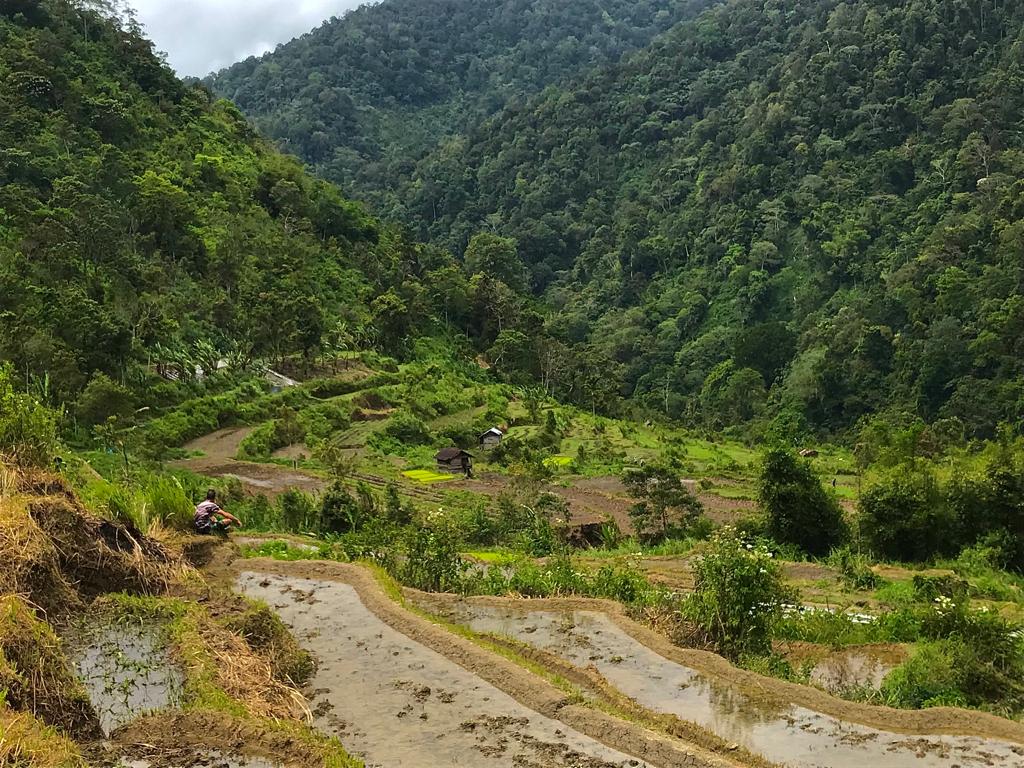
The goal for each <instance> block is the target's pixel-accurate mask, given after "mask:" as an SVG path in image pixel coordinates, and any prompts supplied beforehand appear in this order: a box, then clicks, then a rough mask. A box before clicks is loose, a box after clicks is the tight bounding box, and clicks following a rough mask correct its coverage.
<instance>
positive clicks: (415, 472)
mask: <svg viewBox="0 0 1024 768" xmlns="http://www.w3.org/2000/svg"><path fill="white" fill-rule="evenodd" d="M402 476H403V477H407V478H409V479H410V480H415V481H416V482H417V483H422V484H423V485H431V484H433V483H446V482H448V481H449V480H454V479H455V475H450V474H443V473H441V472H434V471H433V470H431V469H410V470H408V471H406V472H403V473H402Z"/></svg>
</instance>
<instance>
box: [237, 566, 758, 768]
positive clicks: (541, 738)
mask: <svg viewBox="0 0 1024 768" xmlns="http://www.w3.org/2000/svg"><path fill="white" fill-rule="evenodd" d="M235 568H236V569H238V570H241V571H242V572H241V574H240V575H239V577H238V586H239V588H240V589H241V590H242V591H244V592H245V593H246V594H248V595H250V596H252V597H256V598H260V599H263V600H265V601H267V602H268V603H269V604H270V605H271V606H272V607H273V608H274V609H275V610H277V611H278V612H279V613H280V615H281V616H282V618H283V619H284V620H285V622H286V623H288V624H289V625H290V626H291V627H292V628H293V630H294V631H295V633H296V636H297V637H298V638H299V641H300V642H301V643H302V644H303V645H304V646H305V647H307V648H308V649H309V650H311V651H312V652H313V653H314V654H315V655H316V656H317V658H318V661H319V669H318V672H317V675H316V678H315V680H314V682H313V687H314V688H315V689H316V690H315V691H314V696H313V700H312V706H313V711H314V714H315V717H316V723H317V725H318V726H319V727H321V728H322V729H324V730H325V731H326V732H328V733H330V734H332V735H337V736H339V737H340V738H341V740H342V742H343V743H344V744H345V745H346V747H347V748H349V749H350V750H351V751H353V752H354V753H357V754H359V755H361V756H363V757H364V759H366V760H367V765H368V766H375V765H387V766H406V767H411V768H420V767H422V768H435V767H437V768H440V767H441V766H496V767H497V766H508V767H509V768H549V767H550V768H555V767H556V766H566V767H570V766H571V767H572V768H610V767H611V766H636V767H637V768H640V767H641V766H663V767H665V768H667V767H668V766H680V767H683V766H686V767H687V768H704V767H705V766H707V767H708V768H711V767H712V766H714V767H715V768H726V766H737V765H738V764H737V763H735V762H732V761H729V760H726V759H723V758H719V757H716V756H714V755H710V754H706V753H704V752H703V751H702V750H699V749H696V748H691V747H689V746H688V745H685V744H683V743H681V742H677V741H675V740H671V739H669V738H667V737H663V736H659V735H657V734H655V733H653V732H650V731H646V730H644V729H642V728H639V727H637V726H635V725H633V724H631V723H627V722H624V721H620V720H616V719H614V718H612V717H610V716H608V715H605V714H603V713H601V712H598V711H595V710H593V709H591V708H588V707H585V706H581V705H579V704H576V703H573V702H572V701H571V700H570V699H569V698H568V697H567V696H566V694H565V693H564V692H562V691H561V690H559V689H558V688H555V687H554V686H553V685H551V684H550V683H548V682H547V681H545V680H544V679H543V678H540V677H537V676H534V675H532V674H531V673H529V672H527V671H526V670H524V669H523V668H522V667H519V666H518V665H516V664H514V663H512V662H511V661H508V660H506V659H505V658H503V657H501V656H498V655H495V654H493V653H490V652H488V651H486V650H484V649H483V648H481V647H479V646H477V645H476V644H474V643H472V642H471V641H469V640H466V639H464V638H461V637H459V636H457V635H454V634H452V633H450V632H448V631H447V630H445V629H443V628H442V627H440V626H437V625H435V624H432V623H431V622H429V621H426V620H424V619H422V618H420V617H418V616H416V615H414V614H412V613H410V612H408V611H406V610H405V609H403V608H401V607H400V606H399V605H398V604H397V603H395V602H394V601H393V600H391V599H390V598H388V597H387V596H386V595H384V593H383V591H382V590H381V588H380V587H379V585H378V584H377V582H376V580H375V579H374V578H373V577H372V575H370V574H369V572H367V571H366V570H365V569H362V568H360V567H357V566H348V565H343V564H339V563H311V562H293V563H283V562H277V561H270V560H248V561H240V562H238V563H236V564H235Z"/></svg>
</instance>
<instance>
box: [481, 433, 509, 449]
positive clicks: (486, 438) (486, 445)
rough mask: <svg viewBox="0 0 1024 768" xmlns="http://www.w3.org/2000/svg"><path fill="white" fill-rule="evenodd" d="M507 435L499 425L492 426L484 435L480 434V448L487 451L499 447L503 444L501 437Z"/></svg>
mask: <svg viewBox="0 0 1024 768" xmlns="http://www.w3.org/2000/svg"><path fill="white" fill-rule="evenodd" d="M503 437H505V433H504V432H502V431H501V430H500V429H498V428H497V427H491V428H490V429H488V430H487V431H486V432H484V433H483V434H482V435H480V448H481V449H482V450H485V451H489V450H491V448H497V447H498V446H499V445H501V439H502V438H503Z"/></svg>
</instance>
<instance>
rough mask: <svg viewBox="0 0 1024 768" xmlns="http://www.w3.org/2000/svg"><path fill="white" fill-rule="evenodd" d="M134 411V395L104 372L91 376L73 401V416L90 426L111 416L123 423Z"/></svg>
mask: <svg viewBox="0 0 1024 768" xmlns="http://www.w3.org/2000/svg"><path fill="white" fill-rule="evenodd" d="M134 411H135V397H134V395H133V394H132V392H131V390H129V389H128V388H127V387H125V386H124V385H123V384H118V383H117V382H116V381H114V380H113V379H111V378H110V377H109V376H107V375H106V374H105V373H97V374H96V375H95V376H93V377H92V379H90V380H89V383H88V384H87V385H86V387H85V389H84V390H82V394H81V395H79V396H78V400H77V401H76V402H75V416H76V417H77V418H78V420H79V421H80V422H81V423H83V424H84V425H86V426H90V427H91V426H94V425H96V424H101V423H103V422H105V421H106V420H107V419H108V418H110V417H111V416H115V417H117V419H118V421H119V422H121V423H124V422H126V421H128V420H129V419H130V418H131V416H132V414H133V412H134Z"/></svg>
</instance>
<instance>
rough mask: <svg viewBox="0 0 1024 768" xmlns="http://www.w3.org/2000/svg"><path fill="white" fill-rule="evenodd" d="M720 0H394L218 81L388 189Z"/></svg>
mask: <svg viewBox="0 0 1024 768" xmlns="http://www.w3.org/2000/svg"><path fill="white" fill-rule="evenodd" d="M709 2H710V0H572V2H565V1H564V0H388V2H383V3H378V4H373V5H366V6H363V7H361V8H358V9H356V10H354V11H352V12H351V13H349V14H347V15H345V16H344V17H343V18H340V19H339V18H334V19H331V20H330V21H328V22H326V23H325V24H324V25H323V26H322V27H320V28H319V29H316V30H314V31H313V32H311V33H310V34H308V35H305V36H303V37H301V38H299V39H297V40H294V41H292V42H290V43H288V44H287V45H283V46H280V47H278V49H277V50H276V51H274V52H273V53H269V54H267V55H266V56H263V57H262V58H258V59H257V58H250V59H248V60H246V61H244V62H241V63H239V64H236V65H235V66H233V67H230V68H229V69H227V70H224V71H222V72H220V73H218V74H216V75H214V76H212V77H211V78H209V79H208V80H207V84H208V85H209V86H210V87H211V88H212V89H213V90H214V91H215V92H217V93H219V94H220V95H222V96H224V97H226V98H229V99H232V100H233V101H234V102H235V103H236V104H238V106H239V107H240V108H241V109H242V110H243V111H244V112H246V114H248V115H249V116H250V117H252V118H254V122H255V125H256V126H257V128H258V129H259V130H260V131H261V132H262V133H264V134H265V135H267V136H269V137H271V138H273V139H276V140H278V142H279V144H280V145H281V146H282V148H284V149H285V150H287V151H290V152H292V153H294V154H296V155H298V156H300V157H302V158H303V159H304V160H306V162H308V163H310V164H311V165H312V166H314V167H315V168H316V169H317V170H318V171H319V173H320V174H321V175H323V176H325V177H326V178H328V179H331V180H333V181H337V182H340V183H341V184H342V185H343V188H344V189H345V191H346V192H347V193H351V194H354V195H356V196H358V197H360V199H367V200H371V201H374V202H377V201H387V204H388V205H392V204H393V200H391V199H390V197H389V194H388V190H389V189H390V187H392V186H393V185H394V184H396V183H397V182H398V180H400V179H404V178H407V176H408V173H409V171H410V170H411V168H412V161H413V160H415V159H417V158H418V157H419V156H420V155H422V154H423V153H424V152H425V151H426V150H428V149H432V148H434V147H436V145H437V144H438V142H439V141H440V140H441V139H442V138H443V137H446V136H449V135H451V134H453V133H458V132H462V131H465V130H467V129H468V128H470V127H472V126H474V125H475V124H476V123H477V122H479V120H480V119H481V118H483V117H486V116H488V115H490V114H492V113H493V112H494V111H495V110H497V109H499V108H501V107H503V106H504V105H505V104H507V103H509V102H510V101H511V102H516V101H521V100H522V97H524V96H528V95H530V94H535V93H537V92H539V91H541V90H542V89H543V88H544V87H545V86H547V85H550V84H552V83H556V82H559V81H562V80H564V79H566V78H569V77H573V76H575V75H578V74H581V73H584V72H587V71H589V70H592V69H594V68H596V67H599V66H602V65H604V64H607V63H609V62H611V61H615V60H617V59H618V58H619V57H620V56H621V55H622V54H623V53H624V52H627V51H631V50H635V49H636V48H639V47H641V46H643V45H646V44H647V43H649V42H650V40H651V39H652V38H653V37H654V36H655V35H656V34H658V33H659V32H663V31H664V30H666V29H668V28H669V27H670V26H672V25H673V24H674V23H675V22H677V21H679V20H680V19H682V18H685V17H688V16H692V14H693V13H694V11H695V9H698V8H701V7H704V6H707V5H708V4H709Z"/></svg>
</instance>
